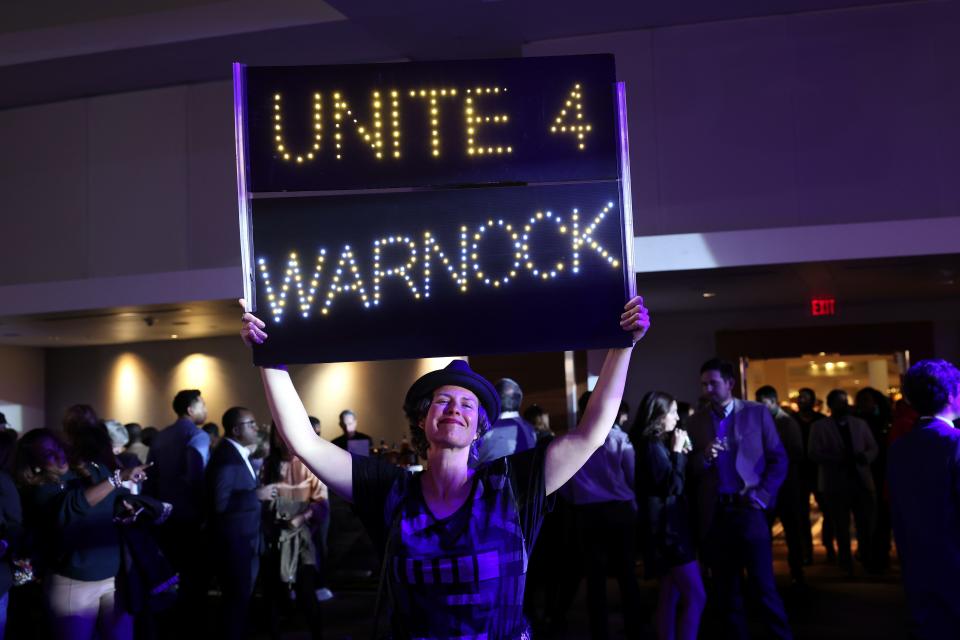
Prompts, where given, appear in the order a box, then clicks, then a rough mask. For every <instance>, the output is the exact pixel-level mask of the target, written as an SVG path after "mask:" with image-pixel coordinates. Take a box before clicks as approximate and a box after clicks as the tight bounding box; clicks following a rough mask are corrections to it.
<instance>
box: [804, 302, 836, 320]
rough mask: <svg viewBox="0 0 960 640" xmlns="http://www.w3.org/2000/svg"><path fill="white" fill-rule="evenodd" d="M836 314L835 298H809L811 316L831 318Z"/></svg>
mask: <svg viewBox="0 0 960 640" xmlns="http://www.w3.org/2000/svg"><path fill="white" fill-rule="evenodd" d="M836 313H837V300H836V298H811V299H810V314H811V315H813V316H832V315H836Z"/></svg>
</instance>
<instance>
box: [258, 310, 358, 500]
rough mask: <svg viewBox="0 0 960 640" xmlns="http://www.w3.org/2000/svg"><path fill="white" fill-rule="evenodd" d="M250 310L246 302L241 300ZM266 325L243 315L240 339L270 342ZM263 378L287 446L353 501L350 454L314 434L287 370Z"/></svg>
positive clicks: (264, 372)
mask: <svg viewBox="0 0 960 640" xmlns="http://www.w3.org/2000/svg"><path fill="white" fill-rule="evenodd" d="M240 306H242V307H244V309H246V303H245V301H244V300H243V299H241V300H240ZM265 328H266V325H265V324H264V323H263V321H262V320H260V319H259V318H257V317H256V316H254V315H253V314H251V313H244V314H243V328H242V329H241V330H240V337H241V338H242V339H243V341H244V343H246V344H247V345H251V344H262V343H263V342H264V341H265V340H266V339H267V333H266V332H265V331H264V329H265ZM260 377H261V378H262V380H263V390H264V392H265V393H266V395H267V404H268V405H269V406H270V414H271V415H272V416H273V422H274V423H275V424H276V425H277V429H279V430H280V435H281V436H282V437H283V439H284V441H285V442H286V443H287V446H289V447H290V450H291V451H293V453H294V455H296V456H297V457H298V458H300V460H301V461H303V464H305V465H306V466H307V468H308V469H310V471H312V472H313V474H314V475H315V476H317V477H318V478H320V481H321V482H323V483H324V484H325V485H327V486H328V487H330V489H331V490H332V491H333V492H334V493H336V494H337V495H339V496H340V497H342V498H343V499H345V500H349V501H351V502H352V501H353V459H352V458H351V457H350V454H349V453H347V452H346V451H344V450H343V449H341V448H340V447H338V446H337V445H335V444H333V443H332V442H328V441H327V440H324V439H323V438H321V437H320V436H318V435H317V434H316V433H314V431H313V426H312V425H311V424H310V420H309V418H308V417H307V410H306V409H304V408H303V402H302V401H301V400H300V395H299V394H298V393H297V390H296V389H295V388H294V386H293V381H292V380H291V379H290V374H289V372H287V370H286V368H285V367H282V366H278V367H261V368H260Z"/></svg>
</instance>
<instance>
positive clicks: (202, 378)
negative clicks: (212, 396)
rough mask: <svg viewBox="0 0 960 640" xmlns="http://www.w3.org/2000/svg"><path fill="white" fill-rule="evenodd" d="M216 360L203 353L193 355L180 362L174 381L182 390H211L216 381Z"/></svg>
mask: <svg viewBox="0 0 960 640" xmlns="http://www.w3.org/2000/svg"><path fill="white" fill-rule="evenodd" d="M215 367H216V364H215V362H214V359H213V358H211V357H210V356H208V355H205V354H202V353H191V354H190V355H188V356H187V357H186V358H184V359H183V360H181V361H180V364H178V365H177V367H176V370H175V372H174V379H175V380H176V383H177V385H178V388H180V389H201V390H202V389H204V388H205V387H207V388H209V387H210V386H211V383H212V382H213V379H214V377H215V376H214V368H215Z"/></svg>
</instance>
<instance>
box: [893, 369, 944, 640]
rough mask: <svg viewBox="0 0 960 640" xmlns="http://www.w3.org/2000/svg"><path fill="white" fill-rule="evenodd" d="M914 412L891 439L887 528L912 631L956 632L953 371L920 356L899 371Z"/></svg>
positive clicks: (926, 633)
mask: <svg viewBox="0 0 960 640" xmlns="http://www.w3.org/2000/svg"><path fill="white" fill-rule="evenodd" d="M903 393H904V395H905V396H906V398H907V401H908V402H910V405H911V406H912V407H913V408H914V409H916V410H917V411H918V412H919V413H920V416H921V417H920V419H919V421H918V422H917V425H916V426H915V427H914V428H913V429H912V430H911V431H910V432H909V433H907V434H906V435H904V436H902V437H900V438H898V439H897V441H896V442H894V443H893V444H892V445H891V446H890V453H889V456H888V460H887V486H888V487H889V489H890V511H891V515H892V516H893V534H894V537H895V538H896V541H897V552H898V553H899V555H900V564H901V569H902V571H903V586H904V589H905V590H906V593H907V605H908V606H909V608H910V618H911V622H912V626H913V629H912V631H913V634H914V635H913V637H916V638H920V639H922V640H927V639H928V638H952V637H956V634H957V629H960V580H958V579H957V577H958V576H960V431H958V430H957V429H956V428H955V427H954V424H953V421H954V420H956V419H957V418H960V371H958V370H957V368H956V367H954V366H953V365H952V364H950V363H949V362H945V361H943V360H922V361H920V362H918V363H917V364H915V365H913V366H912V367H910V370H909V371H907V373H906V375H904V376H903Z"/></svg>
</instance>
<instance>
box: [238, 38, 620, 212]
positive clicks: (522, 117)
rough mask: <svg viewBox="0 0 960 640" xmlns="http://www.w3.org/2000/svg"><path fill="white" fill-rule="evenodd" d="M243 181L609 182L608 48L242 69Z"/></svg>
mask: <svg viewBox="0 0 960 640" xmlns="http://www.w3.org/2000/svg"><path fill="white" fill-rule="evenodd" d="M244 82H245V83H246V104H247V106H248V112H247V115H248V125H247V134H248V142H249V161H250V170H251V175H250V185H249V187H250V190H251V191H253V192H259V193H262V192H279V191H325V190H334V189H374V188H381V187H410V186H426V185H429V186H449V185H462V184H488V183H533V182H556V181H563V180H602V179H607V180H615V179H617V177H618V162H617V132H616V119H615V112H614V110H613V108H612V106H613V104H614V72H613V59H612V57H611V56H570V57H559V58H525V59H520V60H481V61H474V62H430V63H404V64H379V65H345V66H336V67H293V68H291V67H282V68H276V67H254V68H249V69H246V70H245V76H244Z"/></svg>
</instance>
